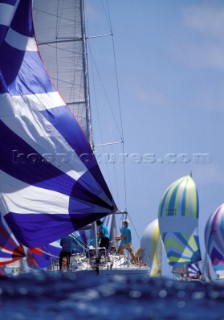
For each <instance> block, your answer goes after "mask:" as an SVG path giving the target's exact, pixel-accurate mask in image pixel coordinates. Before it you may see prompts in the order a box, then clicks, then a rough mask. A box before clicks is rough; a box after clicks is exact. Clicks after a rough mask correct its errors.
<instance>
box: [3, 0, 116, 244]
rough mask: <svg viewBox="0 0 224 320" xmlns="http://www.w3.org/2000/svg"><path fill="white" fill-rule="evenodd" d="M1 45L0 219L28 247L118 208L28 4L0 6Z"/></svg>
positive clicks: (23, 0)
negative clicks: (47, 61)
mask: <svg viewBox="0 0 224 320" xmlns="http://www.w3.org/2000/svg"><path fill="white" fill-rule="evenodd" d="M46 3H47V2H46ZM0 41H1V42H0V181H1V184H0V212H1V215H2V216H3V217H4V219H5V221H7V223H8V225H9V226H10V228H11V229H12V232H13V233H14V234H15V236H16V238H17V239H18V241H19V242H21V243H22V244H24V245H26V246H27V247H30V248H32V247H37V246H41V245H44V244H47V243H51V242H53V241H54V240H57V239H59V238H61V237H63V236H64V235H67V234H69V233H71V232H73V231H74V230H75V229H79V228H81V227H82V226H84V225H87V224H89V223H91V222H93V221H95V220H97V219H100V218H102V217H103V216H106V215H107V214H111V213H112V212H114V210H116V205H115V203H114V201H113V198H112V196H111V194H110V191H109V189H108V187H107V185H106V183H105V181H104V178H103V176H102V174H101V172H100V169H99V167H98V165H97V162H96V159H95V157H94V156H93V154H92V150H91V147H90V144H89V142H88V139H87V138H86V136H85V134H84V133H83V130H82V129H81V127H80V126H79V124H78V123H77V121H76V119H75V118H74V116H73V114H72V113H71V112H70V110H69V109H68V107H67V106H66V105H65V103H64V101H63V100H62V98H61V96H60V95H59V93H58V92H57V90H56V89H55V87H54V86H53V85H52V83H51V81H50V79H49V76H48V74H47V71H46V69H45V67H44V65H43V62H42V59H41V57H40V55H39V51H38V48H37V45H36V41H35V38H34V30H33V23H32V0H20V1H13V0H11V1H7V2H6V1H3V0H0Z"/></svg>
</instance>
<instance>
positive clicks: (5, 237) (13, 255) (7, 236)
mask: <svg viewBox="0 0 224 320" xmlns="http://www.w3.org/2000/svg"><path fill="white" fill-rule="evenodd" d="M25 255H26V254H25V250H24V246H23V245H21V244H20V243H19V242H18V241H17V239H16V238H15V237H14V235H13V234H12V232H11V230H10V228H8V226H7V225H6V224H5V223H4V222H3V221H2V220H1V219H0V266H4V265H7V264H9V263H12V262H15V261H17V260H20V259H23V258H24V257H25Z"/></svg>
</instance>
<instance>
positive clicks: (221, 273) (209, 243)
mask: <svg viewBox="0 0 224 320" xmlns="http://www.w3.org/2000/svg"><path fill="white" fill-rule="evenodd" d="M205 246H206V250H207V253H208V255H209V257H210V259H211V263H212V266H213V269H214V270H215V272H216V274H217V276H218V277H219V278H223V277H224V204H222V205H220V206H219V207H218V208H217V209H216V210H215V211H214V212H213V213H212V215H211V216H210V218H209V219H208V221H207V224H206V228H205Z"/></svg>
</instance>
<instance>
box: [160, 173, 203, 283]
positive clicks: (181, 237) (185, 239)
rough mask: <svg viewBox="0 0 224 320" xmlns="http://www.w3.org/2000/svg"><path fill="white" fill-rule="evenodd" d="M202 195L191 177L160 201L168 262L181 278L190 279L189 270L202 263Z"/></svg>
mask: <svg viewBox="0 0 224 320" xmlns="http://www.w3.org/2000/svg"><path fill="white" fill-rule="evenodd" d="M198 218H199V203H198V192H197V189H196V186H195V183H194V181H193V179H192V177H191V176H185V177H182V178H180V179H178V180H176V181H175V182H173V183H172V184H171V185H170V186H169V187H168V188H167V189H166V191H165V192H164V194H163V197H162V199H161V201H160V206H159V211H158V220H159V230H160V234H161V237H162V241H163V244H164V247H165V250H166V255H167V261H168V263H169V265H170V266H171V267H172V272H173V274H174V275H175V277H176V278H177V279H188V278H189V277H188V275H189V274H188V272H189V271H188V268H189V266H190V265H191V264H192V263H195V262H197V261H200V260H201V252H200V245H199V236H198Z"/></svg>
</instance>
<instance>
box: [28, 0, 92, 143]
mask: <svg viewBox="0 0 224 320" xmlns="http://www.w3.org/2000/svg"><path fill="white" fill-rule="evenodd" d="M83 8H84V5H83V0H66V1H61V0H48V1H46V0H35V1H34V5H33V20H34V29H35V36H36V39H37V44H38V47H39V50H40V53H41V56H42V58H43V61H44V64H45V66H46V68H47V71H48V73H49V76H50V78H51V81H52V82H53V83H54V85H55V86H56V88H57V89H58V91H59V92H60V93H61V95H62V97H63V99H64V101H65V103H66V105H68V106H69V108H70V110H71V111H72V113H73V114H74V115H75V117H76V119H77V121H78V122H79V124H80V125H81V127H82V129H83V130H84V132H85V133H86V135H87V137H88V138H89V140H90V141H92V135H91V119H90V106H89V92H88V74H87V58H86V55H87V53H86V45H85V41H86V35H85V24H84V10H83Z"/></svg>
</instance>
